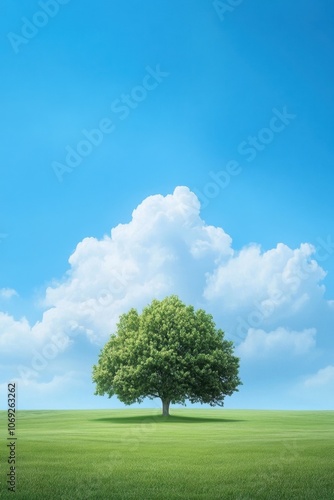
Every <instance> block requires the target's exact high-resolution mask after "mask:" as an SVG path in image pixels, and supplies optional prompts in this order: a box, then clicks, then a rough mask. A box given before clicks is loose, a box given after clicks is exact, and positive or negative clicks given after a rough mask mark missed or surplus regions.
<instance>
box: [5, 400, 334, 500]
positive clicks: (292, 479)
mask: <svg viewBox="0 0 334 500" xmlns="http://www.w3.org/2000/svg"><path fill="white" fill-rule="evenodd" d="M171 413H172V416H171V417H170V419H169V420H168V421H166V420H164V419H163V418H162V417H161V416H160V415H158V411H157V410H131V409H130V410H96V411H91V410H87V411H21V412H19V413H18V417H17V432H16V435H17V448H16V453H17V463H16V466H17V478H16V480H17V488H16V493H15V494H14V493H10V492H7V488H6V484H5V483H6V473H7V472H8V467H9V466H8V464H7V459H6V457H7V449H6V442H5V441H6V438H7V434H6V413H5V412H1V415H0V416H1V422H2V425H1V428H2V430H1V435H2V436H3V438H4V439H2V440H1V442H2V443H3V444H2V447H1V448H2V449H1V453H0V461H1V484H0V498H14V497H15V498H17V499H27V500H30V499H31V500H39V499H43V500H48V499H68V500H75V499H93V498H96V499H114V500H121V499H133V500H142V499H143V500H150V499H153V500H154V499H156V500H163V499H166V500H173V499H203V500H204V499H205V500H215V499H239V500H250V499H270V500H275V499H277V500H278V499H279V500H281V499H287V500H293V499H300V500H308V499H309V500H326V499H334V412H329V411H328V412H325V411H323V412H297V411H295V412H293V411H289V412H284V411H247V410H193V409H182V410H173V408H172V409H171Z"/></svg>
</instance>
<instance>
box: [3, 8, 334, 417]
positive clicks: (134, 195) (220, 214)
mask: <svg viewBox="0 0 334 500" xmlns="http://www.w3.org/2000/svg"><path fill="white" fill-rule="evenodd" d="M237 3H238V2H232V1H231V2H229V1H226V2H211V1H192V2H190V1H189V2H181V3H180V2H174V1H171V2H168V3H167V2H157V1H154V2H153V1H147V2H145V3H144V4H143V3H142V2H141V3H140V2H139V1H135V0H130V1H129V2H126V4H121V3H117V5H113V4H112V3H111V5H109V4H108V3H106V2H96V3H95V4H94V5H92V4H91V2H88V1H86V0H82V1H81V2H80V5H79V3H78V2H75V0H69V1H66V0H63V1H62V2H60V0H59V1H58V0H52V1H50V2H47V1H46V0H45V2H43V1H40V2H31V1H21V2H19V3H5V4H4V5H2V7H1V18H0V33H1V39H0V56H1V61H2V64H1V67H2V75H1V80H0V90H1V92H0V96H1V97H0V99H1V110H2V113H1V116H2V119H1V122H0V123H1V145H0V158H1V164H2V179H1V181H2V182H1V196H0V207H1V211H0V213H1V218H0V346H1V355H0V356H1V369H0V387H1V390H2V391H5V385H6V383H7V381H8V380H9V379H12V378H16V379H18V383H19V386H20V392H19V394H20V399H19V402H20V405H21V407H22V408H99V407H101V408H108V407H115V406H119V405H120V403H119V402H118V401H117V400H114V399H113V400H112V401H111V402H110V401H109V400H108V399H106V398H101V397H96V396H93V392H94V387H93V386H92V384H91V382H90V375H91V366H92V364H93V363H94V362H96V360H97V355H98V352H99V350H100V348H101V347H102V346H103V345H104V343H105V341H106V340H107V338H108V335H109V334H110V333H111V331H112V330H113V328H114V325H115V321H116V319H117V316H118V315H119V314H120V313H122V312H126V310H128V309H129V308H130V307H138V308H139V309H140V308H141V307H143V305H145V303H148V302H150V300H151V299H152V298H153V297H158V298H163V297H164V296H165V295H168V294H171V293H177V294H179V295H180V297H181V298H182V299H183V300H185V301H188V302H192V303H193V304H194V305H195V306H196V307H204V308H206V309H207V310H208V311H210V312H211V313H212V314H213V315H214V318H215V320H216V322H217V324H218V325H219V326H220V327H222V328H223V329H224V330H225V331H226V334H227V335H228V336H229V338H231V339H233V340H235V343H236V346H237V352H238V354H239V355H240V358H241V377H242V379H243V382H244V386H243V387H242V389H241V390H240V392H239V393H238V394H236V395H234V396H233V397H232V398H228V400H226V407H238V408H306V409H308V408H310V409H321V408H333V403H332V400H330V398H331V397H332V396H331V394H332V393H333V388H334V360H333V353H334V342H333V327H334V302H333V300H334V283H333V278H332V277H333V275H334V248H333V243H332V242H333V241H334V229H333V215H334V214H333V202H332V198H333V196H332V185H333V160H334V146H333V138H332V127H331V124H332V116H333V107H334V103H333V69H332V64H331V59H332V54H333V49H334V32H333V24H332V22H331V18H332V17H333V14H334V12H333V11H334V7H333V5H332V3H331V2H330V1H329V0H327V1H326V0H322V1H315V0H309V1H307V2H305V1H295V2H293V4H292V5H291V2H288V1H287V0H280V1H278V0H273V1H271V2H270V3H269V2H268V3H267V4H264V2H262V1H260V0H254V1H253V2H243V1H240V2H239V4H238V5H236V4H237ZM232 4H234V6H233V7H232ZM121 106H122V107H121ZM99 128H100V131H99V132H96V129H99ZM101 129H102V132H101ZM87 136H88V137H89V138H90V142H89V141H88V143H87V140H88V139H87ZM83 141H84V142H83ZM85 141H86V142H85ZM92 142H94V144H92ZM69 151H71V155H70V158H69V156H68V155H69ZM73 151H74V152H76V153H73ZM78 151H79V152H80V154H79V156H78ZM73 155H74V156H75V158H74V157H73ZM71 160H72V163H71ZM73 162H74V163H77V164H78V165H77V166H76V167H73ZM60 164H61V165H62V166H60ZM62 169H63V170H62ZM159 195H160V196H159ZM196 196H197V198H196ZM198 201H199V202H200V204H201V206H200V205H199V203H198ZM135 209H137V210H136V212H135V213H134V214H133V211H134V210H135ZM132 214H133V215H132ZM120 224H123V226H119V225H120ZM117 226H118V229H117V230H116V231H113V233H112V234H111V230H112V229H113V228H116V227H117ZM87 238H91V239H87ZM115 275H117V276H118V277H116V278H115ZM108 279H109V285H108ZM113 279H116V281H117V285H115V286H113V285H110V282H112V280H113ZM116 288H117V290H116ZM259 304H260V305H259ZM101 308H102V309H101ZM259 308H260V309H259ZM261 308H262V309H261ZM256 311H257V313H256ZM259 311H260V312H259ZM249 318H250V319H249ZM241 324H242V325H243V327H241V326H240V325H241ZM245 325H246V326H245ZM238 329H239V330H238ZM55 335H56V336H58V337H59V338H58V344H59V345H58V347H57V348H55V347H53V354H52V353H51V351H52V345H53V346H54V345H55V344H54V342H55V340H54V339H55V337H54V336H55ZM50 346H51V347H50ZM43 350H44V351H43ZM43 352H44V353H45V352H46V353H49V357H48V359H46V357H45V355H44V354H43ZM41 353H42V354H41ZM50 353H51V354H50ZM52 356H53V358H52V359H51V357H52ZM43 359H44V362H43ZM37 360H39V361H37ZM33 365H34V366H33ZM37 366H38V369H36V368H37ZM27 370H28V372H27ZM29 370H30V371H29ZM23 372H24V373H23Z"/></svg>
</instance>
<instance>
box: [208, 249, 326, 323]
mask: <svg viewBox="0 0 334 500" xmlns="http://www.w3.org/2000/svg"><path fill="white" fill-rule="evenodd" d="M314 253H315V249H314V247H313V246H312V245H310V244H308V243H304V244H301V246H300V247H299V248H297V249H295V250H293V249H291V248H289V247H288V246H287V245H284V244H283V243H279V244H278V245H277V247H276V248H273V249H271V250H268V251H266V252H261V247H260V246H259V245H254V244H252V245H250V246H248V247H246V248H243V249H242V250H241V251H240V252H239V253H238V254H235V255H234V256H233V257H232V258H230V259H229V260H228V261H227V262H226V263H222V264H220V265H219V266H217V268H216V269H215V271H214V272H213V273H212V274H210V275H209V276H208V278H207V286H206V289H205V291H204V295H205V297H206V298H207V300H208V301H217V300H218V301H220V302H221V303H222V304H224V307H225V308H226V309H227V310H229V311H231V312H234V311H240V310H242V309H247V308H249V307H253V309H254V305H256V306H257V308H258V309H260V310H261V309H262V310H263V311H264V312H265V315H266V316H272V315H274V314H275V313H280V315H281V317H285V316H287V315H290V314H291V313H297V312H298V311H300V310H301V309H302V308H303V307H307V306H308V305H309V304H310V303H311V304H312V303H313V302H318V301H319V299H321V298H322V296H323V293H324V287H322V286H320V285H319V282H320V281H321V280H322V279H323V278H324V277H325V272H324V270H323V269H322V268H321V267H320V266H319V265H318V263H317V262H316V261H315V260H314V259H312V258H311V256H312V254H314Z"/></svg>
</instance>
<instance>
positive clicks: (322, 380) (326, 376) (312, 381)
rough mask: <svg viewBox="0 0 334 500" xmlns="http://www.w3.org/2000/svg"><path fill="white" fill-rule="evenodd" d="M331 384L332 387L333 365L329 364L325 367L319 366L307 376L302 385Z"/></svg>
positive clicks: (319, 386)
mask: <svg viewBox="0 0 334 500" xmlns="http://www.w3.org/2000/svg"><path fill="white" fill-rule="evenodd" d="M328 386H331V387H333V388H334V366H333V365H329V366H326V368H321V369H320V370H319V371H317V373H315V374H314V375H311V376H309V377H308V378H306V380H305V381H304V387H306V388H307V389H309V388H323V387H328Z"/></svg>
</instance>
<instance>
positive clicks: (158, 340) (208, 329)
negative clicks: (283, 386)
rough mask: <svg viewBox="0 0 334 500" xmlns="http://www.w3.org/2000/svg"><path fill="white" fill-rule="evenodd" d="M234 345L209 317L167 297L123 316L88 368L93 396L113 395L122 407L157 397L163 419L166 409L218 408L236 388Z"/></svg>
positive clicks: (237, 384) (237, 379)
mask: <svg viewBox="0 0 334 500" xmlns="http://www.w3.org/2000/svg"><path fill="white" fill-rule="evenodd" d="M238 370H239V359H238V358H237V357H235V356H234V355H233V342H231V341H227V340H225V338H224V332H223V331H222V330H220V329H217V328H216V325H215V323H214V321H213V318H212V316H211V315H210V314H207V313H206V312H205V311H204V310H202V309H198V310H195V309H194V307H193V306H187V305H185V304H184V303H183V302H181V300H180V299H179V298H178V297H177V296H175V295H172V296H170V297H166V298H165V299H163V300H161V301H159V300H156V299H155V300H153V301H152V302H151V304H150V305H148V306H147V307H145V308H144V309H143V311H142V313H141V314H139V313H138V311H137V310H136V309H131V310H130V311H129V312H128V313H126V314H122V315H121V316H120V319H119V323H118V324H117V330H116V333H114V334H112V335H111V337H110V339H109V341H108V342H107V343H106V345H105V346H104V348H103V349H102V350H101V353H100V355H99V359H98V363H97V365H94V367H93V381H94V382H95V383H96V392H95V394H98V395H104V394H107V395H108V396H109V397H112V396H113V395H117V397H118V398H119V399H120V401H122V402H123V403H125V404H127V405H130V404H133V403H135V402H138V403H141V402H142V401H143V400H144V398H150V399H155V398H160V399H161V401H162V406H163V415H165V416H167V415H169V406H170V404H185V402H186V401H187V400H188V401H190V402H191V403H207V404H209V405H210V406H215V405H218V406H223V404H224V398H225V396H231V395H232V394H233V392H234V391H237V390H238V389H237V387H238V386H239V385H240V384H241V381H240V379H239V377H238Z"/></svg>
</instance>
